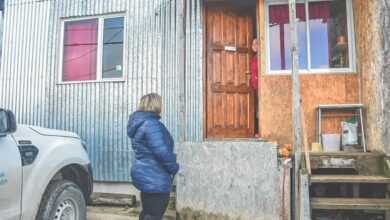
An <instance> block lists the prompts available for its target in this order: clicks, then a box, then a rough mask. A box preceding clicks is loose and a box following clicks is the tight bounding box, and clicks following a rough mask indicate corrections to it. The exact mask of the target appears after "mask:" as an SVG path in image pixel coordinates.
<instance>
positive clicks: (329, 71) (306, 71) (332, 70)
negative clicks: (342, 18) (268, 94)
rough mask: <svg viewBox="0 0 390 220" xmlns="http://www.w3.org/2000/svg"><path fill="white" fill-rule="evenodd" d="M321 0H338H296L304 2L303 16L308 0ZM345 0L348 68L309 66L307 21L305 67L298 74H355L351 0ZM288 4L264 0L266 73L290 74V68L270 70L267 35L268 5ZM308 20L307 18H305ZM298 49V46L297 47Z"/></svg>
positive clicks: (318, 0) (277, 0)
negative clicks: (317, 67)
mask: <svg viewBox="0 0 390 220" xmlns="http://www.w3.org/2000/svg"><path fill="white" fill-rule="evenodd" d="M322 1H339V0H297V2H296V3H297V4H298V3H304V4H305V17H306V18H307V17H308V15H309V2H322ZM345 1H346V13H347V26H348V52H349V64H350V66H349V68H327V69H313V68H311V51H310V50H311V45H310V31H309V22H306V38H307V42H306V47H307V59H308V60H307V69H299V73H300V74H307V75H310V74H356V52H355V34H354V33H355V29H354V16H353V8H352V0H345ZM286 4H287V5H288V1H287V0H266V2H265V13H264V15H265V48H266V75H291V74H292V73H291V72H292V70H271V56H270V42H269V40H270V37H269V7H270V6H272V5H286ZM306 20H308V19H306ZM298 49H299V48H298Z"/></svg>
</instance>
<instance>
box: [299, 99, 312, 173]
mask: <svg viewBox="0 0 390 220" xmlns="http://www.w3.org/2000/svg"><path fill="white" fill-rule="evenodd" d="M303 112H304V110H303V106H302V103H301V125H302V136H303V150H304V154H305V163H306V169H307V172H308V174H309V175H311V164H310V155H309V144H308V143H307V133H306V122H305V115H304V114H303Z"/></svg>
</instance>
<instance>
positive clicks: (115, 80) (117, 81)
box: [56, 79, 125, 85]
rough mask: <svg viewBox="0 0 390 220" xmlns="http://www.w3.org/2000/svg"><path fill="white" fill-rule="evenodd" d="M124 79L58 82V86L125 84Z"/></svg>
mask: <svg viewBox="0 0 390 220" xmlns="http://www.w3.org/2000/svg"><path fill="white" fill-rule="evenodd" d="M124 82H125V80H124V79H105V80H90V81H69V82H57V83H56V85H69V84H88V83H124Z"/></svg>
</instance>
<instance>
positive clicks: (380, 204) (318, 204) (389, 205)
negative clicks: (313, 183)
mask: <svg viewBox="0 0 390 220" xmlns="http://www.w3.org/2000/svg"><path fill="white" fill-rule="evenodd" d="M310 204H311V208H312V209H328V210H329V209H338V210H340V209H342V210H384V211H388V210H390V200H389V199H361V198H312V199H311V200H310Z"/></svg>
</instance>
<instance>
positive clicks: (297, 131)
mask: <svg viewBox="0 0 390 220" xmlns="http://www.w3.org/2000/svg"><path fill="white" fill-rule="evenodd" d="M289 12H290V34H291V60H292V84H293V85H292V116H293V129H294V168H293V178H294V182H293V184H294V186H293V188H292V190H293V197H294V198H293V201H292V202H293V207H292V209H293V216H292V217H293V219H295V220H299V219H300V200H299V197H300V196H299V195H300V193H299V176H300V171H299V169H300V166H301V102H300V100H301V97H300V91H299V60H298V54H299V51H298V34H297V22H296V17H297V16H296V2H295V0H289Z"/></svg>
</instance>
